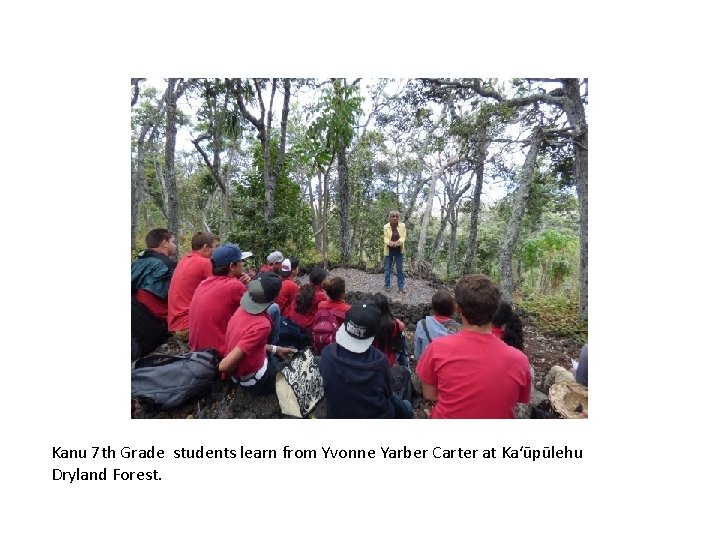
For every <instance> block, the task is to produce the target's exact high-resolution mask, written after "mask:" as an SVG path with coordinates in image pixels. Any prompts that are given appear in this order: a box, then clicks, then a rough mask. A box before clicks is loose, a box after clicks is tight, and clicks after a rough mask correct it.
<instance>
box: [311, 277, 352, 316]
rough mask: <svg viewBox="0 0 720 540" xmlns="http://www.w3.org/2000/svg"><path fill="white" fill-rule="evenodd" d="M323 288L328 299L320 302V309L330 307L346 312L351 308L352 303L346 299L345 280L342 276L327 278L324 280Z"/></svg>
mask: <svg viewBox="0 0 720 540" xmlns="http://www.w3.org/2000/svg"><path fill="white" fill-rule="evenodd" d="M322 288H323V290H324V291H325V294H327V296H328V299H327V300H323V301H322V302H320V303H319V304H318V310H320V309H330V310H333V311H340V312H342V313H345V312H346V311H347V310H348V309H350V304H348V303H347V302H346V301H345V280H344V279H343V278H341V277H334V278H331V279H326V280H325V281H323V282H322Z"/></svg>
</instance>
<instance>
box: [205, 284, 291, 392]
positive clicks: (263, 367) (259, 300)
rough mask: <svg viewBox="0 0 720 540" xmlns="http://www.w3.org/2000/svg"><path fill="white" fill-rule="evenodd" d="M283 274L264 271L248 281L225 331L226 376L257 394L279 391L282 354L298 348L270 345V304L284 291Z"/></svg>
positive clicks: (222, 363)
mask: <svg viewBox="0 0 720 540" xmlns="http://www.w3.org/2000/svg"><path fill="white" fill-rule="evenodd" d="M280 286H281V281H280V276H278V275H277V274H276V273H274V272H264V273H262V274H259V275H258V276H257V277H256V278H255V279H253V280H251V281H249V282H248V284H247V291H246V292H245V294H243V296H242V298H241V299H240V307H239V308H238V309H237V311H235V314H234V315H233V316H232V317H231V318H230V321H229V322H228V327H227V333H226V334H225V346H224V347H223V350H222V351H221V354H223V355H224V357H223V359H222V360H221V361H220V365H219V366H218V369H219V370H220V373H221V376H222V377H223V378H230V379H231V380H232V381H233V382H234V383H235V384H237V385H238V386H240V387H242V388H243V389H245V390H247V391H248V392H250V393H252V394H255V395H266V394H272V393H273V392H275V375H276V373H277V372H278V371H279V369H280V365H279V362H278V360H277V358H276V356H275V355H278V356H280V357H282V358H285V357H287V356H289V355H290V354H293V353H295V352H297V351H296V350H295V349H293V348H290V347H280V346H277V345H269V344H268V337H269V336H270V331H271V322H270V317H269V316H268V315H267V313H266V311H267V308H268V307H270V304H272V302H273V300H275V298H276V297H277V295H278V293H279V292H280Z"/></svg>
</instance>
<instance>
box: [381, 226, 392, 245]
mask: <svg viewBox="0 0 720 540" xmlns="http://www.w3.org/2000/svg"><path fill="white" fill-rule="evenodd" d="M391 235H392V228H391V227H390V226H389V225H385V227H383V243H384V244H385V245H386V246H389V247H392V242H390V236H391Z"/></svg>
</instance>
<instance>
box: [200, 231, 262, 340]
mask: <svg viewBox="0 0 720 540" xmlns="http://www.w3.org/2000/svg"><path fill="white" fill-rule="evenodd" d="M250 256H252V253H251V252H249V251H243V250H241V249H240V247H239V246H238V245H237V244H223V245H222V246H220V247H218V248H217V249H216V250H215V252H214V253H213V254H212V256H211V258H210V260H211V262H212V274H213V275H212V276H210V277H209V278H207V279H205V280H204V281H202V282H200V285H198V288H197V289H196V290H195V294H194V295H193V297H192V301H191V302H190V309H189V317H188V320H189V330H190V350H191V351H199V350H202V349H216V350H217V351H219V352H220V351H223V348H224V347H225V332H226V331H227V325H228V321H229V320H230V317H232V315H233V313H235V310H236V309H237V308H238V306H239V305H240V298H242V295H243V294H245V291H247V286H246V284H247V282H248V281H250V276H248V275H247V274H246V273H245V265H244V260H245V259H247V258H248V257H250Z"/></svg>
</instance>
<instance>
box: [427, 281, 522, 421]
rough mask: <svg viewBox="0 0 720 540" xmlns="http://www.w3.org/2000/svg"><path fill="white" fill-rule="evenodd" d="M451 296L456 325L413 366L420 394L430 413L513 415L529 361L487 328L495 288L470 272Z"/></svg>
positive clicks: (495, 299)
mask: <svg viewBox="0 0 720 540" xmlns="http://www.w3.org/2000/svg"><path fill="white" fill-rule="evenodd" d="M454 296H455V303H456V308H455V310H456V312H457V314H458V315H459V316H460V319H461V321H462V327H461V328H460V329H459V330H458V331H457V332H455V333H452V334H449V335H446V336H441V337H438V338H434V339H432V341H431V342H430V343H429V344H428V345H427V346H426V347H425V349H424V350H423V352H422V355H421V356H420V358H419V359H418V363H417V367H416V373H417V375H418V377H419V378H420V381H421V383H422V391H423V396H424V397H425V399H427V400H430V401H433V402H434V406H433V408H432V411H431V413H430V417H431V418H514V417H515V414H514V410H515V404H516V403H527V402H528V401H529V400H530V394H531V392H532V382H531V375H530V363H529V361H528V358H527V356H526V355H525V353H523V352H522V351H521V350H519V349H517V348H515V347H514V346H511V345H508V344H507V343H505V342H504V341H503V340H502V339H500V338H498V336H497V331H496V332H495V333H494V332H493V318H494V317H495V314H496V313H497V311H498V308H499V307H500V301H501V294H500V291H499V289H498V287H497V286H496V285H495V284H494V283H493V282H492V280H491V279H490V278H488V277H487V276H484V275H481V274H474V275H466V276H462V277H461V278H460V279H459V280H458V281H457V283H456V285H455V290H454ZM445 313H447V312H445Z"/></svg>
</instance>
